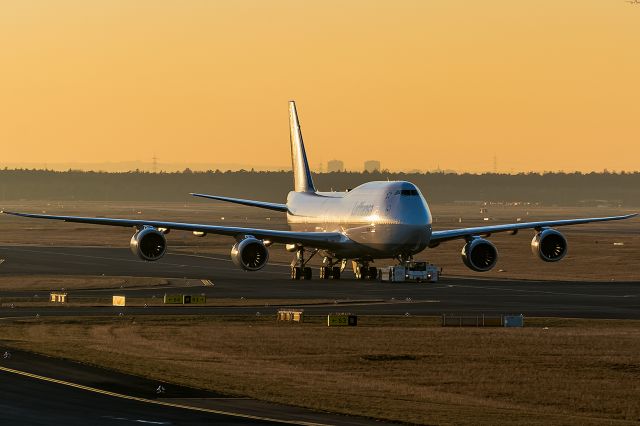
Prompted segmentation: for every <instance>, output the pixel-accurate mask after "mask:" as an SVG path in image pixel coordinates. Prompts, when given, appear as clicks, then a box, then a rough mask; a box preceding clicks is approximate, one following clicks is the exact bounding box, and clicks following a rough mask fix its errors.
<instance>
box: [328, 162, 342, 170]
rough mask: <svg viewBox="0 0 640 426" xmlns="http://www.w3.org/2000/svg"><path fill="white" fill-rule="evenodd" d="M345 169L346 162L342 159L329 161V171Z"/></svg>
mask: <svg viewBox="0 0 640 426" xmlns="http://www.w3.org/2000/svg"><path fill="white" fill-rule="evenodd" d="M343 171H344V162H342V161H340V160H331V161H329V162H328V163H327V172H328V173H331V172H343Z"/></svg>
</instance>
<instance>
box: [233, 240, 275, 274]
mask: <svg viewBox="0 0 640 426" xmlns="http://www.w3.org/2000/svg"><path fill="white" fill-rule="evenodd" d="M231 260H232V261H233V263H235V264H236V265H238V266H239V267H241V268H242V269H244V270H245V271H257V270H259V269H262V268H264V265H266V264H267V261H268V260H269V250H267V247H266V246H265V245H264V243H263V242H262V241H261V240H258V239H257V238H254V237H247V238H245V239H244V240H242V241H238V242H237V243H235V244H234V245H233V247H232V248H231Z"/></svg>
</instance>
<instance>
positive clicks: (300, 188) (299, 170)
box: [289, 101, 316, 192]
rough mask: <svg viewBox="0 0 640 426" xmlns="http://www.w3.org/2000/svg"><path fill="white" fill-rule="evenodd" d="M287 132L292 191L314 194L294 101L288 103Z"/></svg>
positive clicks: (314, 189) (314, 190)
mask: <svg viewBox="0 0 640 426" xmlns="http://www.w3.org/2000/svg"><path fill="white" fill-rule="evenodd" d="M289 132H290V139H291V162H292V166H293V182H294V191H296V192H316V188H315V187H314V186H313V179H311V170H309V163H308V162H307V154H306V152H305V150H304V142H303V141H302V131H301V130H300V122H299V121H298V111H296V103H295V101H289Z"/></svg>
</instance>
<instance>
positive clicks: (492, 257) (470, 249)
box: [460, 238, 498, 272]
mask: <svg viewBox="0 0 640 426" xmlns="http://www.w3.org/2000/svg"><path fill="white" fill-rule="evenodd" d="M460 255H461V256H462V261H463V262H464V264H465V265H466V266H467V267H468V268H469V269H472V270H474V271H476V272H487V271H490V270H491V269H493V267H494V266H496V262H497V261H498V249H496V246H494V245H493V244H492V243H491V242H490V241H488V240H485V239H483V238H474V239H473V240H471V241H469V242H468V243H467V244H465V245H464V247H462V253H460Z"/></svg>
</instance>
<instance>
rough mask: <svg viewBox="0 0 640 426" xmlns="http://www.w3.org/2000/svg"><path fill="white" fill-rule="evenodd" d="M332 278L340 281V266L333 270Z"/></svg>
mask: <svg viewBox="0 0 640 426" xmlns="http://www.w3.org/2000/svg"><path fill="white" fill-rule="evenodd" d="M331 269H332V270H331V278H332V279H334V280H339V279H340V267H339V266H334V267H333V268H331Z"/></svg>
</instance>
